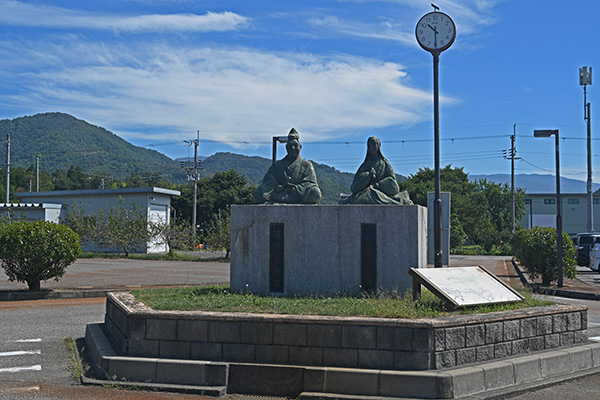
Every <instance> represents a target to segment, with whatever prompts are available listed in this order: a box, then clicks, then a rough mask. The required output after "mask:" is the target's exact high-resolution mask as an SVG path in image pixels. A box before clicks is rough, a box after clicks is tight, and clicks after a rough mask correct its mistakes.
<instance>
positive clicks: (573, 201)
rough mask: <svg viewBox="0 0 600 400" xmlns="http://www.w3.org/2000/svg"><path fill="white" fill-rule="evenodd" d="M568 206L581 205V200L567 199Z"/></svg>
mask: <svg viewBox="0 0 600 400" xmlns="http://www.w3.org/2000/svg"><path fill="white" fill-rule="evenodd" d="M567 204H579V199H567Z"/></svg>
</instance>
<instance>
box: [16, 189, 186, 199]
mask: <svg viewBox="0 0 600 400" xmlns="http://www.w3.org/2000/svg"><path fill="white" fill-rule="evenodd" d="M137 193H149V194H150V193H156V194H165V195H169V196H180V195H181V192H180V191H179V190H171V189H164V188H159V187H145V188H123V189H87V190H53V191H49V192H18V193H15V197H18V198H29V197H64V196H75V195H84V196H108V195H113V196H114V195H120V194H137Z"/></svg>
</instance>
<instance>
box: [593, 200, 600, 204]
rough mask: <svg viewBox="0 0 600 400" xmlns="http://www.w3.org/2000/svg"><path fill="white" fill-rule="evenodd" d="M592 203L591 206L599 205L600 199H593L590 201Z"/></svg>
mask: <svg viewBox="0 0 600 400" xmlns="http://www.w3.org/2000/svg"><path fill="white" fill-rule="evenodd" d="M592 201H593V203H592V204H600V199H594V200H592Z"/></svg>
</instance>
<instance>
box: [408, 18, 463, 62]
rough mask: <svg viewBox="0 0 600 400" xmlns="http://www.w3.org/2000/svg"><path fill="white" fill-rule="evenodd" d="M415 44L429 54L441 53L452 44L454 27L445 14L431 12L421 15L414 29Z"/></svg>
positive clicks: (450, 19)
mask: <svg viewBox="0 0 600 400" xmlns="http://www.w3.org/2000/svg"><path fill="white" fill-rule="evenodd" d="M415 36H416V37H417V42H419V45H420V46H421V47H422V48H424V49H425V50H427V51H429V52H431V53H441V52H442V51H444V50H446V49H447V48H448V47H450V46H451V45H452V43H454V39H455V38H456V26H455V25H454V21H452V18H450V17H449V16H447V15H446V14H444V13H442V12H439V11H433V12H430V13H428V14H425V15H423V17H422V18H421V19H420V20H419V22H418V23H417V27H416V29H415Z"/></svg>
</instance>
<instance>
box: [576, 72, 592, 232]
mask: <svg viewBox="0 0 600 400" xmlns="http://www.w3.org/2000/svg"><path fill="white" fill-rule="evenodd" d="M579 84H580V85H581V86H583V119H584V120H585V121H586V122H587V199H588V221H587V231H588V232H594V205H593V204H594V195H593V194H592V116H591V112H592V110H591V108H592V106H591V105H590V103H588V102H587V85H591V84H592V67H590V69H589V70H588V67H582V68H579Z"/></svg>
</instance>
